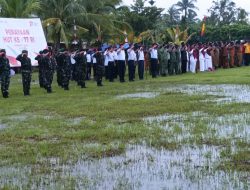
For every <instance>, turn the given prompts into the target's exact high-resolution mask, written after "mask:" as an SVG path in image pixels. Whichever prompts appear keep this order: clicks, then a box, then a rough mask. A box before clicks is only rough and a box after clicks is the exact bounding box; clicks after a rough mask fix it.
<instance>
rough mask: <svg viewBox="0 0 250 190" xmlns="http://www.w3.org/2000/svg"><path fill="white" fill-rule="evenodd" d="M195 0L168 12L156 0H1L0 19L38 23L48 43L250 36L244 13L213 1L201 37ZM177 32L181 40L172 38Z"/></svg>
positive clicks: (231, 2) (228, 0)
mask: <svg viewBox="0 0 250 190" xmlns="http://www.w3.org/2000/svg"><path fill="white" fill-rule="evenodd" d="M198 10H199V8H198V7H197V0H180V1H178V2H177V3H176V4H173V5H172V6H171V7H170V8H169V9H167V10H165V9H163V8H158V7H156V5H155V1H154V0H134V1H133V4H131V5H130V6H125V5H124V4H122V0H94V1H89V0H73V1H72V0H60V1H58V0H43V1H41V0H0V17H12V18H13V17H14V18H32V17H39V18H41V20H42V23H43V28H44V31H45V34H46V38H47V41H48V42H50V43H52V44H55V45H57V46H59V44H60V42H64V43H66V44H71V43H72V42H78V43H79V42H82V41H86V42H88V43H89V44H96V45H98V44H101V43H104V42H108V43H111V44H115V43H121V42H124V40H125V38H128V39H129V41H130V42H143V43H152V42H169V41H172V42H176V41H174V40H177V41H186V40H190V41H200V40H202V41H220V40H223V41H230V40H235V39H245V38H247V37H248V36H249V34H250V32H249V31H250V26H249V20H248V13H247V11H246V10H244V9H243V8H239V7H237V4H236V3H235V0H214V1H213V2H212V4H211V7H210V8H209V9H208V10H209V14H208V15H207V20H206V35H205V36H204V37H203V38H202V39H201V37H200V30H201V25H202V22H203V21H202V20H200V19H199V18H197V11H198ZM173 33H174V34H175V33H178V34H180V33H181V34H182V36H181V38H179V39H173V36H174V34H173Z"/></svg>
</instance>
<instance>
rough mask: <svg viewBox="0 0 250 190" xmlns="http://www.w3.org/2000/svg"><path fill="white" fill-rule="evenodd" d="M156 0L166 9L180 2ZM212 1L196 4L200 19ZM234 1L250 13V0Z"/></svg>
mask: <svg viewBox="0 0 250 190" xmlns="http://www.w3.org/2000/svg"><path fill="white" fill-rule="evenodd" d="M155 1H156V3H155V4H156V6H157V7H160V8H166V9H168V8H169V7H171V6H172V5H173V4H175V3H176V2H178V0H155ZM212 2H213V0H197V4H196V6H197V7H198V8H199V10H198V11H197V14H198V17H199V18H200V19H203V18H204V16H205V15H209V14H208V11H207V10H208V9H209V8H210V7H211V6H212ZM234 2H235V3H236V6H237V7H241V8H244V9H245V10H246V11H247V12H248V13H250V0H234ZM123 3H124V4H125V5H131V4H133V0H123ZM249 18H250V15H249Z"/></svg>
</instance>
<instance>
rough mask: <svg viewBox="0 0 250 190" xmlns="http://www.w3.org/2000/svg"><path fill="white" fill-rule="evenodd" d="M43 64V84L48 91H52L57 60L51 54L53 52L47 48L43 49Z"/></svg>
mask: <svg viewBox="0 0 250 190" xmlns="http://www.w3.org/2000/svg"><path fill="white" fill-rule="evenodd" d="M41 63H42V65H43V85H44V88H45V89H46V90H47V92H48V93H51V92H52V88H51V84H52V81H53V75H54V68H55V60H54V58H53V57H52V55H51V52H50V51H49V50H47V49H45V50H43V57H42V60H41Z"/></svg>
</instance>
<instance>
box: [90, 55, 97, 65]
mask: <svg viewBox="0 0 250 190" xmlns="http://www.w3.org/2000/svg"><path fill="white" fill-rule="evenodd" d="M94 55H95V53H93V54H92V55H91V57H92V62H93V64H96V58H95V57H94Z"/></svg>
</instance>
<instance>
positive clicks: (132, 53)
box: [127, 44, 136, 82]
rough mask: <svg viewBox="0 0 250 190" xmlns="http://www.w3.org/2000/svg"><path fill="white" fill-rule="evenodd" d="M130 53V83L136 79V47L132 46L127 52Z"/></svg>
mask: <svg viewBox="0 0 250 190" xmlns="http://www.w3.org/2000/svg"><path fill="white" fill-rule="evenodd" d="M127 52H128V75H129V81H130V82H133V81H134V79H135V60H136V54H135V51H134V45H133V44H132V45H131V46H130V48H129V49H128V50H127Z"/></svg>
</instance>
